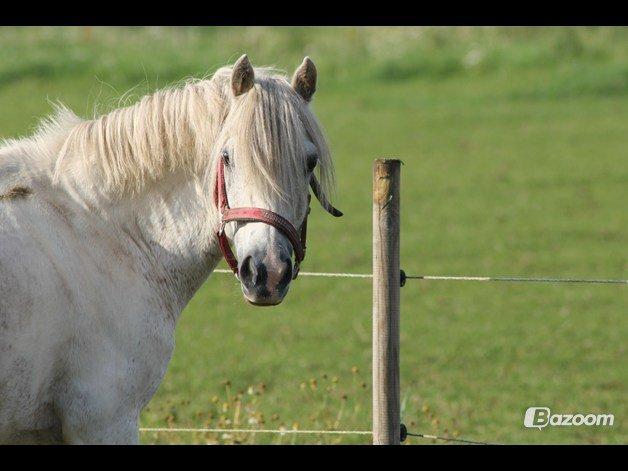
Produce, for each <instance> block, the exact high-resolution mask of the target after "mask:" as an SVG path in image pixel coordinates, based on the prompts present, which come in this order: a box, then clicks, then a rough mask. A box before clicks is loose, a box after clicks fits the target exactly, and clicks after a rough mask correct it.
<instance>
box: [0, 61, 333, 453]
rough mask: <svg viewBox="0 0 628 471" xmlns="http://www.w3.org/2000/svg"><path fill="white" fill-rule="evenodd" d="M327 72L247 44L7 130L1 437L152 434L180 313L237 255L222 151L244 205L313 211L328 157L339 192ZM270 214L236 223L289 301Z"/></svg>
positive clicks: (252, 294) (253, 263) (256, 299)
mask: <svg viewBox="0 0 628 471" xmlns="http://www.w3.org/2000/svg"><path fill="white" fill-rule="evenodd" d="M315 87H316V69H315V67H314V64H313V63H312V62H311V61H310V59H308V58H305V59H304V61H303V63H302V64H301V66H300V67H299V68H298V69H297V71H296V72H295V74H294V77H293V79H292V82H291V83H290V82H289V81H288V80H287V79H286V77H285V76H282V75H280V74H278V73H276V72H273V71H272V70H270V69H260V68H256V69H253V68H252V66H251V64H250V62H249V61H248V59H247V57H246V56H242V57H241V58H240V59H239V60H238V62H237V63H236V64H235V65H234V66H233V67H225V68H221V69H219V70H218V71H217V72H216V73H215V74H214V75H213V77H212V78H211V79H210V80H196V81H190V82H187V83H186V84H184V85H183V86H180V87H175V88H171V89H166V90H161V91H159V92H157V93H154V94H152V95H149V96H145V97H144V98H142V99H141V100H140V101H139V102H138V103H137V104H135V105H133V106H130V107H127V108H122V109H117V110H115V111H113V112H111V113H109V114H106V115H103V116H101V117H98V118H96V119H93V120H82V119H79V118H78V117H76V116H75V115H74V114H73V113H71V112H70V111H69V110H67V109H66V108H62V107H60V108H59V109H58V110H57V113H56V114H55V115H54V117H52V118H50V119H48V120H47V121H46V122H44V123H43V124H42V125H41V127H40V129H39V130H38V131H37V132H36V133H35V134H34V135H33V136H32V137H30V138H26V139H20V140H11V141H7V142H5V143H4V145H3V146H2V147H0V443H137V442H138V417H139V414H140V411H141V409H142V408H143V407H144V406H145V405H146V404H147V403H148V401H149V400H150V399H151V397H152V396H153V394H154V393H155V391H156V389H157V387H158V386H159V384H160V382H161V380H162V378H163V376H164V373H165V371H166V367H167V365H168V362H169V360H170V357H171V354H172V350H173V347H174V329H175V326H176V323H177V319H178V317H179V314H180V313H181V311H182V310H183V308H184V307H185V306H186V304H187V303H188V301H189V300H190V299H191V298H192V296H193V295H194V293H195V292H196V291H197V289H198V288H199V287H200V286H201V285H202V283H203V282H204V281H205V280H206V278H207V277H208V276H209V274H210V273H211V272H212V271H213V270H214V268H215V266H216V265H217V263H218V262H219V260H220V258H221V252H220V248H219V243H218V236H217V232H218V231H219V229H220V226H221V216H222V215H221V212H220V211H219V209H218V207H217V203H216V200H215V198H214V190H215V189H216V186H217V184H216V181H217V179H218V177H217V175H218V172H219V171H220V170H221V166H224V168H223V170H224V185H223V186H224V188H225V191H226V195H225V196H226V197H227V199H228V202H229V204H230V205H231V206H249V207H253V208H264V209H266V210H270V211H268V212H267V213H268V214H275V216H277V215H281V216H282V217H283V218H285V220H286V221H287V222H288V224H289V225H291V226H292V227H293V228H299V227H300V225H301V223H302V221H304V219H305V218H306V216H307V211H308V208H309V206H308V202H309V196H308V191H309V190H308V184H315V183H316V182H317V180H316V177H315V176H314V175H315V174H316V175H318V181H320V182H321V185H318V184H316V185H314V186H313V187H314V189H315V190H316V192H318V193H319V194H318V195H317V196H320V198H321V202H323V203H324V204H325V205H327V203H326V202H325V200H324V196H323V195H324V193H325V192H326V190H327V189H330V188H331V186H332V184H333V182H332V180H333V170H332V163H331V159H330V154H329V150H328V146H327V144H326V142H325V139H324V137H323V134H322V132H321V129H320V127H319V125H318V123H317V121H316V119H315V118H314V116H313V114H312V112H311V111H310V109H309V106H308V103H309V101H310V99H311V98H312V94H313V93H314V91H315ZM219 163H220V165H218V164H219ZM271 212H272V213H271ZM255 221H256V220H255V219H253V222H246V220H238V221H236V222H233V223H229V224H226V229H225V231H226V237H227V240H228V241H229V242H230V243H231V244H232V245H233V246H234V247H235V249H236V250H235V251H236V258H237V260H239V265H238V267H237V268H236V269H239V278H240V281H241V285H242V291H243V293H244V296H245V298H246V299H247V300H248V301H250V302H252V303H254V304H277V303H278V302H280V301H281V300H282V299H283V297H284V296H285V294H286V292H287V289H288V284H289V283H290V280H291V278H292V276H291V274H292V270H293V267H292V263H291V255H292V250H293V248H294V247H293V246H294V243H291V241H290V240H289V239H288V237H287V236H286V231H285V230H284V231H282V230H278V229H277V226H275V225H270V224H269V223H268V221H261V222H255ZM264 222H265V223H264Z"/></svg>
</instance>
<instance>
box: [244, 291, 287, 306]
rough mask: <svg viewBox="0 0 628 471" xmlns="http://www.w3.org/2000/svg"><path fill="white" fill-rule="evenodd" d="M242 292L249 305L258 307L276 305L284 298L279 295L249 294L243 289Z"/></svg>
mask: <svg viewBox="0 0 628 471" xmlns="http://www.w3.org/2000/svg"><path fill="white" fill-rule="evenodd" d="M242 294H243V297H244V299H245V300H246V302H247V303H249V304H250V305H251V306H258V307H269V306H277V305H278V304H281V302H282V301H283V299H284V296H281V297H274V296H273V297H268V296H251V295H249V294H248V293H247V292H246V291H245V290H244V289H243V290H242Z"/></svg>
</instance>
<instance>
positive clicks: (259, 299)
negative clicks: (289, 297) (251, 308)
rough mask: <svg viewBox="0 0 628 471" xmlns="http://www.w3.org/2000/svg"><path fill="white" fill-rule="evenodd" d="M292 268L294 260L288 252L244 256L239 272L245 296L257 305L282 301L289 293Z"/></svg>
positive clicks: (270, 304)
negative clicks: (274, 255) (263, 255)
mask: <svg viewBox="0 0 628 471" xmlns="http://www.w3.org/2000/svg"><path fill="white" fill-rule="evenodd" d="M292 270H293V267H292V260H291V259H290V257H289V255H286V254H282V255H280V256H279V257H270V256H265V257H263V258H262V257H261V256H259V254H258V253H254V254H251V255H247V256H245V257H243V258H242V262H241V263H240V264H239V267H238V273H239V279H240V284H241V286H242V293H243V294H244V298H245V299H246V300H247V301H248V302H249V303H250V304H253V305H255V306H274V305H277V304H279V303H281V301H283V299H284V297H285V296H286V294H287V293H288V289H289V286H290V281H291V280H292Z"/></svg>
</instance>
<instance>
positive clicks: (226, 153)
mask: <svg viewBox="0 0 628 471" xmlns="http://www.w3.org/2000/svg"><path fill="white" fill-rule="evenodd" d="M221 156H222V160H223V161H224V162H225V165H229V151H227V150H223V151H222V154H221Z"/></svg>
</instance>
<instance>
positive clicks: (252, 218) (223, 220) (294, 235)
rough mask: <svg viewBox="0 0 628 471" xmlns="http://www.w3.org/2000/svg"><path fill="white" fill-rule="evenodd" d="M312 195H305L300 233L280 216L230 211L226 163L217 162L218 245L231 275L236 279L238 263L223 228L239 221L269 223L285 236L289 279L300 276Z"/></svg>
mask: <svg viewBox="0 0 628 471" xmlns="http://www.w3.org/2000/svg"><path fill="white" fill-rule="evenodd" d="M310 200H311V196H310V195H309V194H308V195H307V211H306V213H305V218H304V219H303V222H302V223H301V230H300V234H299V232H298V231H297V229H296V228H295V227H294V226H293V225H292V224H291V223H290V221H288V220H287V219H286V218H284V217H283V216H280V215H279V214H277V213H274V212H272V211H270V210H269V209H263V208H230V207H229V201H228V199H227V188H226V186H225V162H224V159H223V158H221V159H220V163H219V164H218V171H217V172H216V186H215V188H214V201H215V203H216V205H217V206H218V208H219V209H220V230H219V231H218V234H217V235H218V243H219V244H220V250H221V251H222V254H223V256H224V257H225V260H226V261H227V263H228V264H229V267H230V268H231V270H232V271H233V273H234V274H235V275H236V276H238V260H237V259H236V257H235V255H234V254H233V251H232V250H231V247H230V245H229V240H228V239H227V236H226V235H225V225H226V224H227V223H228V222H232V221H242V222H263V223H264V224H269V225H271V226H273V227H274V228H276V229H277V230H278V231H280V232H281V233H282V234H283V235H285V236H286V237H287V238H288V240H289V241H290V243H291V244H292V249H293V250H294V257H295V261H294V270H293V274H292V279H293V280H294V279H295V278H296V277H297V275H298V274H299V266H300V264H301V262H302V261H303V259H304V258H305V239H306V235H307V233H306V232H307V217H308V215H309V214H310Z"/></svg>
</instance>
